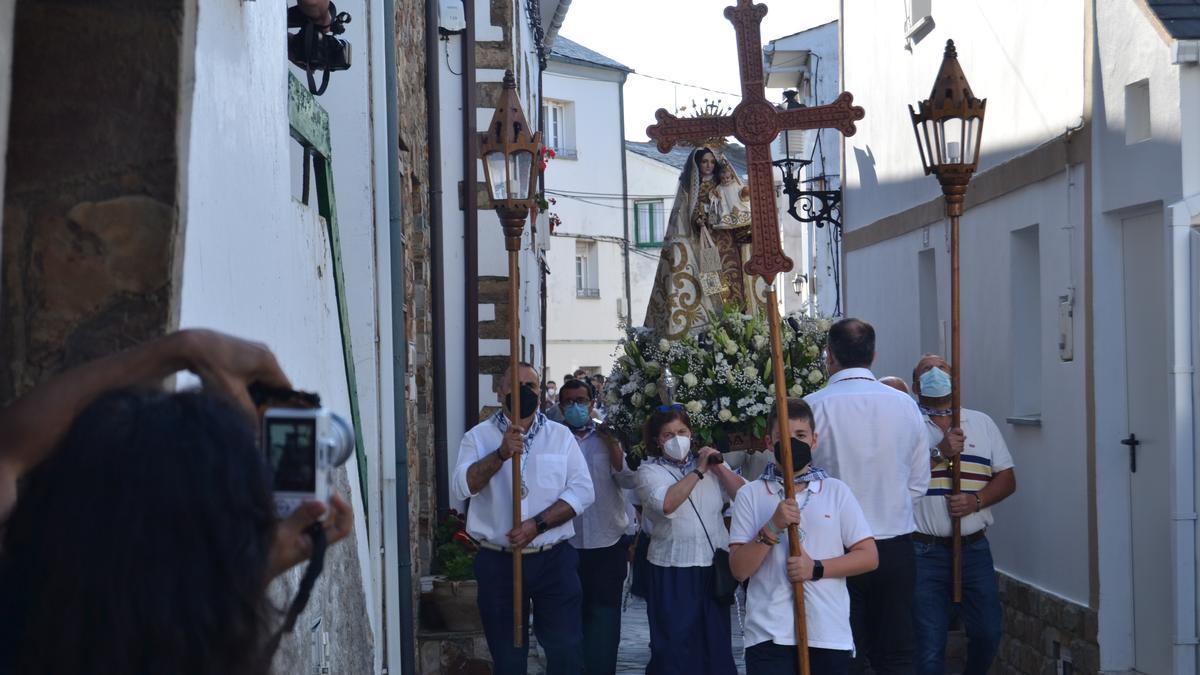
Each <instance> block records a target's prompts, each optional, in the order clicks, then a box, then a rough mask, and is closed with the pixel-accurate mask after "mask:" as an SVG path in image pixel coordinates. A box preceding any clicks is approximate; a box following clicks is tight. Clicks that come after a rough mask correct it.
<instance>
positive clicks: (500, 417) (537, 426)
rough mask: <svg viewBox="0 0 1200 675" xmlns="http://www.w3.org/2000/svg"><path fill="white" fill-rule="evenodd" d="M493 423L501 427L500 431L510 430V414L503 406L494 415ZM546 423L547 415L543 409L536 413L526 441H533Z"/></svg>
mask: <svg viewBox="0 0 1200 675" xmlns="http://www.w3.org/2000/svg"><path fill="white" fill-rule="evenodd" d="M492 423H493V424H495V425H496V428H498V429H500V433H502V434H503V433H504V432H506V431H508V415H506V414H505V413H504V409H503V408H501V409H500V410H497V411H496V414H494V415H492ZM545 424H546V416H545V415H543V414H542V413H541V411H538V412H536V413H534V415H533V426H532V427H530V429H529V431H528V432H526V434H525V442H526V443H532V442H533V437H534V436H537V434H538V432H539V431H541V430H542V427H543V426H544V425H545Z"/></svg>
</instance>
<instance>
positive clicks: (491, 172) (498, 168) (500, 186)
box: [484, 150, 508, 201]
mask: <svg viewBox="0 0 1200 675" xmlns="http://www.w3.org/2000/svg"><path fill="white" fill-rule="evenodd" d="M484 161H486V162H487V178H488V190H489V191H490V192H491V193H492V200H493V201H500V200H501V199H508V185H507V183H506V181H507V178H506V171H505V166H504V153H503V152H500V151H498V150H497V151H493V152H489V153H488V154H487V156H486V157H485V159H484Z"/></svg>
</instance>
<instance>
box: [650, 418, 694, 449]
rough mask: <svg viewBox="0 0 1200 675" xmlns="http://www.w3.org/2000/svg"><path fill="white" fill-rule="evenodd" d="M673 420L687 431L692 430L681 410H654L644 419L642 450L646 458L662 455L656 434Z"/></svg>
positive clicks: (688, 420)
mask: <svg viewBox="0 0 1200 675" xmlns="http://www.w3.org/2000/svg"><path fill="white" fill-rule="evenodd" d="M675 420H679V421H680V422H683V423H684V425H685V426H687V428H688V429H691V428H692V419H691V418H690V417H688V414H687V413H686V412H684V411H683V410H682V409H677V408H669V409H667V410H655V411H654V412H653V413H651V414H650V417H648V418H646V423H645V424H643V425H642V448H643V449H644V450H645V452H646V456H647V457H659V456H661V455H662V448H660V447H658V433H659V432H660V431H662V428H663V427H665V426H667V425H668V424H670V423H671V422H674V421H675Z"/></svg>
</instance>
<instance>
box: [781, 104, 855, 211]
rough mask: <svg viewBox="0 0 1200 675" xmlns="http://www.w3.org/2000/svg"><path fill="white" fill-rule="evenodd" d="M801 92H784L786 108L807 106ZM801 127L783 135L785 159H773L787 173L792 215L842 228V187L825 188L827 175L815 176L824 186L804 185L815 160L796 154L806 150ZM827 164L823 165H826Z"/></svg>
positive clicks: (786, 188)
mask: <svg viewBox="0 0 1200 675" xmlns="http://www.w3.org/2000/svg"><path fill="white" fill-rule="evenodd" d="M796 96H797V92H795V91H794V90H791V89H789V90H787V91H785V92H783V99H784V102H783V107H784V109H785V110H795V109H796V108H803V107H804V104H802V103H800V102H799V101H797V100H796ZM800 133H802V132H799V131H789V132H785V133H781V134H780V135H779V137H780V142H781V144H782V146H783V147H782V150H783V159H777V160H775V161H774V162H772V163H773V164H774V165H775V166H777V167H779V171H780V172H781V173H782V174H783V194H784V196H786V197H787V200H788V208H787V212H788V215H790V216H791V217H792V218H794V219H796V220H797V221H798V222H801V223H812V224H814V225H816V226H817V227H825V225H827V224H828V225H832V226H834V227H836V228H838V229H841V227H842V222H841V205H842V192H841V190H825V189H823V188H824V187H825V176H819V177H818V178H816V179H814V180H815V181H816V182H817V183H818V186H819V187H821V188H822V189H820V190H805V189H803V188H801V180H800V171H802V170H803V169H804V167H806V166H808V165H810V164H812V160H807V159H800V158H797V157H796V156H795V155H796V154H797V153H800V152H803V147H802V146H803V144H802V143H800V142H798V139H799V134H800ZM823 168H824V167H822V169H823Z"/></svg>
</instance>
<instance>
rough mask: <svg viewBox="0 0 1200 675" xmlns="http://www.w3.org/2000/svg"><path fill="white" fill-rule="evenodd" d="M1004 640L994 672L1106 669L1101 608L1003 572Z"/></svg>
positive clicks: (1053, 674) (1033, 674) (1034, 674)
mask: <svg viewBox="0 0 1200 675" xmlns="http://www.w3.org/2000/svg"><path fill="white" fill-rule="evenodd" d="M996 578H997V582H998V583H999V585H1000V602H1001V604H1002V605H1003V607H1004V637H1003V639H1002V641H1001V643H1000V653H999V655H998V656H997V657H996V662H995V663H994V664H993V666H992V672H993V673H998V674H1004V675H1007V674H1008V673H1024V674H1027V675H1057V674H1060V673H1061V674H1062V675H1068V673H1096V672H1098V671H1099V670H1100V647H1099V644H1098V642H1097V632H1098V625H1097V613H1096V610H1094V609H1091V608H1089V607H1084V606H1083V605H1078V604H1075V603H1074V602H1071V601H1070V600H1066V599H1064V598H1060V597H1058V596H1056V595H1053V594H1051V593H1048V592H1046V591H1043V590H1041V589H1039V588H1037V587H1035V586H1032V585H1030V584H1027V583H1024V582H1022V581H1018V580H1016V579H1014V578H1012V577H1010V576H1008V575H1006V574H1003V573H999V572H998V573H997V574H996Z"/></svg>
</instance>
